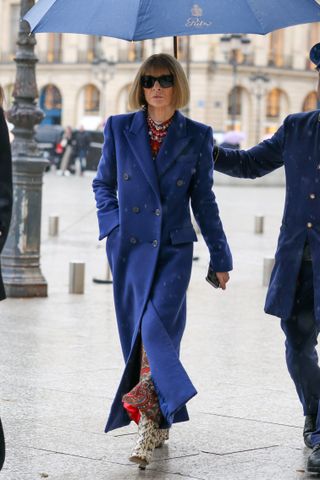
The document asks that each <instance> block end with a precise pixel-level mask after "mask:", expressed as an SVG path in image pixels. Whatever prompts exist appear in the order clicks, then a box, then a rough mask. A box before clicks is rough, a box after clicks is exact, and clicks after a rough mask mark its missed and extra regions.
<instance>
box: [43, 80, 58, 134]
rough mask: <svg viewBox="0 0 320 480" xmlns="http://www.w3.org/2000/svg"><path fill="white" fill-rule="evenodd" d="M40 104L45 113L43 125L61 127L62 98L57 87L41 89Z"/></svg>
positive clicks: (49, 86) (51, 86) (48, 86)
mask: <svg viewBox="0 0 320 480" xmlns="http://www.w3.org/2000/svg"><path fill="white" fill-rule="evenodd" d="M39 104H40V108H41V109H42V110H43V111H44V113H45V118H44V120H43V121H42V124H50V125H61V112H62V96H61V93H60V90H59V89H58V88H57V87H56V86H55V85H53V84H49V85H46V86H45V87H43V88H42V89H41V92H40V96H39Z"/></svg>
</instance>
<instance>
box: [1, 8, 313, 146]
mask: <svg viewBox="0 0 320 480" xmlns="http://www.w3.org/2000/svg"><path fill="white" fill-rule="evenodd" d="M18 22H19V2H17V1H16V0H0V24H1V30H0V84H1V85H2V86H3V87H4V89H5V92H6V98H7V106H9V105H10V101H11V92H12V88H13V83H14V80H15V64H14V61H13V58H14V54H15V50H16V44H15V42H16V33H17V26H18ZM247 38H248V39H249V40H250V42H248V41H246V48H247V52H246V53H244V51H242V43H241V41H240V48H238V46H237V45H236V46H235V48H233V47H232V44H231V42H226V43H229V44H230V51H229V55H228V56H226V55H225V54H224V52H223V48H222V47H223V45H224V44H225V42H224V41H221V35H211V36H208V35H203V36H194V37H192V38H190V39H187V38H186V37H183V38H181V39H180V40H179V55H180V60H181V62H182V64H183V66H184V67H185V69H186V70H187V71H188V72H189V81H190V86H191V101H190V105H189V107H188V111H187V113H188V114H189V115H190V116H191V117H192V118H193V119H196V120H198V121H201V122H204V123H207V124H209V125H211V126H212V127H213V128H214V130H215V131H216V132H225V131H226V130H235V129H236V130H241V131H243V132H245V134H246V137H245V140H243V142H242V146H243V147H248V146H250V145H253V144H255V143H256V141H257V140H260V139H262V138H264V137H266V136H270V134H272V132H274V131H275V129H276V128H277V127H278V126H279V124H280V123H281V121H282V120H283V118H284V117H285V116H286V115H287V114H289V113H292V112H297V111H302V110H309V109H314V108H316V106H317V100H316V82H317V74H316V73H315V72H314V69H313V66H312V65H310V62H309V61H308V52H309V50H310V47H311V46H312V45H313V44H314V43H315V42H317V41H320V24H309V25H300V26H296V27H290V28H287V29H284V30H279V31H276V32H274V33H272V34H269V35H266V36H258V35H249V36H248V37H247ZM238 40H239V39H236V41H238ZM172 51H173V47H172V39H171V38H162V39H157V40H147V41H144V42H137V43H128V42H126V41H121V40H116V39H112V38H107V37H104V38H102V39H99V38H97V37H90V36H84V35H70V34H63V35H61V34H39V35H37V46H36V52H37V56H38V58H39V63H38V65H37V82H38V89H39V103H40V106H41V107H42V108H43V109H44V111H45V113H46V115H47V117H46V120H45V121H46V122H48V123H58V124H62V125H63V126H66V125H71V126H73V127H78V126H79V125H80V124H84V126H86V127H87V128H91V129H92V128H99V127H101V125H102V124H103V119H104V118H106V117H108V116H109V115H112V114H117V113H123V112H126V111H128V105H127V97H128V89H129V88H130V82H131V81H132V79H133V77H134V75H135V73H136V71H137V68H138V66H139V64H140V63H141V60H143V59H144V58H146V57H147V56H148V55H150V54H151V53H153V52H168V53H172ZM103 57H104V58H103ZM97 59H98V60H99V61H97ZM101 59H102V61H101ZM106 59H107V60H108V62H106ZM110 63H113V64H114V66H113V67H112V66H111V65H110ZM111 70H114V71H113V72H112V71H111ZM217 136H218V133H217Z"/></svg>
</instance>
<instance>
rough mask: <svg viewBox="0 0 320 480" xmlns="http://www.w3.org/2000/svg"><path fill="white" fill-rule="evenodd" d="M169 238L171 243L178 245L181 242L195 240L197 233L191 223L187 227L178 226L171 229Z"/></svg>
mask: <svg viewBox="0 0 320 480" xmlns="http://www.w3.org/2000/svg"><path fill="white" fill-rule="evenodd" d="M170 238H171V243H172V245H179V244H181V243H189V242H197V241H198V239H197V234H196V232H195V231H194V228H193V227H192V225H190V226H189V227H180V228H175V229H174V230H171V232H170Z"/></svg>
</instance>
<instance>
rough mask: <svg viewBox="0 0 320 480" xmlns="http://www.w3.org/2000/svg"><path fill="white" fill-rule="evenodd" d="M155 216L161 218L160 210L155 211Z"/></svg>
mask: <svg viewBox="0 0 320 480" xmlns="http://www.w3.org/2000/svg"><path fill="white" fill-rule="evenodd" d="M154 214H155V215H157V217H160V214H161V212H160V209H159V208H156V209H155V211H154Z"/></svg>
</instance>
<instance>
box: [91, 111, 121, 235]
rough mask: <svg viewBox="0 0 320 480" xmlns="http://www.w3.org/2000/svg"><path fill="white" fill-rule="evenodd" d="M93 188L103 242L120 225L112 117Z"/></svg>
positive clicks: (105, 135)
mask: <svg viewBox="0 0 320 480" xmlns="http://www.w3.org/2000/svg"><path fill="white" fill-rule="evenodd" d="M92 186H93V191H94V194H95V199H96V204H97V215H98V222H99V240H102V239H103V238H105V237H106V236H108V235H109V234H110V233H111V231H112V230H113V229H114V228H115V227H117V226H118V225H119V204H118V196H117V161H116V152H115V144H114V136H113V131H112V117H110V118H109V119H108V122H107V124H106V126H105V130H104V144H103V149H102V156H101V159H100V162H99V165H98V171H97V175H96V177H95V178H94V180H93V184H92Z"/></svg>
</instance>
